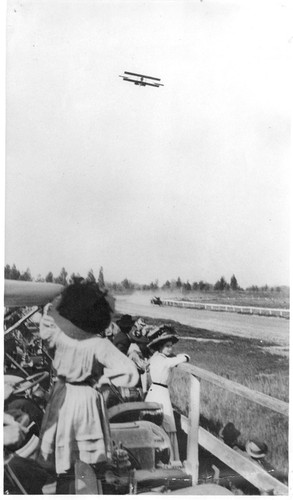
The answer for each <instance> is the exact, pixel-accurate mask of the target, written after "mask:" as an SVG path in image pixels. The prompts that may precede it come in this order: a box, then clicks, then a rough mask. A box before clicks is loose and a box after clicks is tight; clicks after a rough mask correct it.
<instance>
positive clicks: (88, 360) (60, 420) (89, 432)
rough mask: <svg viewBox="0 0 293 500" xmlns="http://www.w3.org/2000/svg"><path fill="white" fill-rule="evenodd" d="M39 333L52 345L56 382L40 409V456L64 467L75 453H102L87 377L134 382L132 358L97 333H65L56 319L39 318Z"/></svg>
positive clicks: (97, 458) (84, 457)
mask: <svg viewBox="0 0 293 500" xmlns="http://www.w3.org/2000/svg"><path fill="white" fill-rule="evenodd" d="M40 336H41V337H42V338H43V339H46V340H48V342H49V345H50V347H54V348H55V355H54V360H53V368H54V369H55V370H56V374H57V376H58V380H57V382H56V383H55V386H54V388H53V391H52V393H51V396H50V400H49V403H48V405H47V408H46V412H45V415H44V419H43V423H42V429H41V435H40V438H41V440H40V450H39V457H38V460H39V462H40V463H41V464H42V465H43V466H46V467H55V470H56V472H57V474H60V473H64V472H66V471H68V470H69V469H70V468H71V467H72V466H73V465H74V463H75V461H76V460H77V459H79V460H81V461H83V462H85V463H88V464H95V463H98V462H103V461H104V460H105V459H106V450H105V443H104V434H103V429H102V423H101V419H100V413H99V408H98V404H97V391H96V390H95V389H94V388H93V387H91V386H90V385H89V384H88V383H87V379H88V378H89V377H91V376H93V377H94V379H95V380H96V381H98V380H99V378H100V377H101V376H102V375H104V376H108V377H109V376H113V375H115V374H116V375H117V378H114V379H112V382H113V384H115V385H116V386H124V387H133V386H134V385H136V383H137V381H138V373H137V369H136V367H135V365H134V363H133V362H132V361H131V360H130V359H128V358H127V357H126V356H125V355H124V354H122V353H121V352H120V351H119V350H118V349H116V347H114V346H113V344H112V343H111V342H110V341H109V340H107V339H105V338H102V337H98V336H96V335H94V336H91V337H90V338H87V339H85V340H76V339H72V338H70V337H68V336H67V335H66V334H65V333H64V332H62V331H61V330H60V328H59V327H58V326H56V325H54V327H48V326H46V325H45V324H42V321H41V324H40Z"/></svg>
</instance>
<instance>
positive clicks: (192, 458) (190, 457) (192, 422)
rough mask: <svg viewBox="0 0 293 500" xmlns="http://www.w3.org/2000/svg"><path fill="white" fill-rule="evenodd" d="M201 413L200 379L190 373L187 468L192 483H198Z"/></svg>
mask: <svg viewBox="0 0 293 500" xmlns="http://www.w3.org/2000/svg"><path fill="white" fill-rule="evenodd" d="M199 414H200V381H199V380H198V379H197V378H196V377H195V376H194V375H190V395H189V418H188V420H189V433H188V441H187V458H186V464H185V469H186V472H187V473H188V474H191V476H192V484H193V485H196V484H197V483H198V429H199Z"/></svg>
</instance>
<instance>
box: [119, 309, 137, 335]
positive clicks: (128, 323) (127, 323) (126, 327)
mask: <svg viewBox="0 0 293 500" xmlns="http://www.w3.org/2000/svg"><path fill="white" fill-rule="evenodd" d="M134 323H135V321H134V320H133V319H132V317H131V316H130V314H123V316H121V318H120V319H118V321H116V324H117V325H118V326H119V328H120V330H121V332H123V333H129V332H130V330H131V328H132V327H133V325H134Z"/></svg>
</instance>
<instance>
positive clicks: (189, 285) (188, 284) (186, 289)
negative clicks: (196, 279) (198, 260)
mask: <svg viewBox="0 0 293 500" xmlns="http://www.w3.org/2000/svg"><path fill="white" fill-rule="evenodd" d="M183 288H184V290H185V291H186V292H190V290H191V284H190V283H189V281H187V282H186V283H184V284H183Z"/></svg>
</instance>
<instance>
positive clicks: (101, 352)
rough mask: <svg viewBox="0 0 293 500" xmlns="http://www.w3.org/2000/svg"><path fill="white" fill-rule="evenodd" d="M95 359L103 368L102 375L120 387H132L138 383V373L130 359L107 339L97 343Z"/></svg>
mask: <svg viewBox="0 0 293 500" xmlns="http://www.w3.org/2000/svg"><path fill="white" fill-rule="evenodd" d="M96 358H97V360H98V361H99V362H100V363H102V364H103V365H104V367H105V369H104V375H105V376H106V377H108V378H110V379H111V382H112V383H113V384H114V385H116V386H120V387H134V386H135V385H136V384H137V382H138V378H139V376H138V371H137V368H136V366H135V364H134V363H133V361H131V359H129V358H128V357H127V356H125V354H123V353H122V352H121V351H119V350H118V349H117V348H116V347H115V346H114V345H113V344H112V342H110V340H108V339H101V342H98V343H97V349H96Z"/></svg>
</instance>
